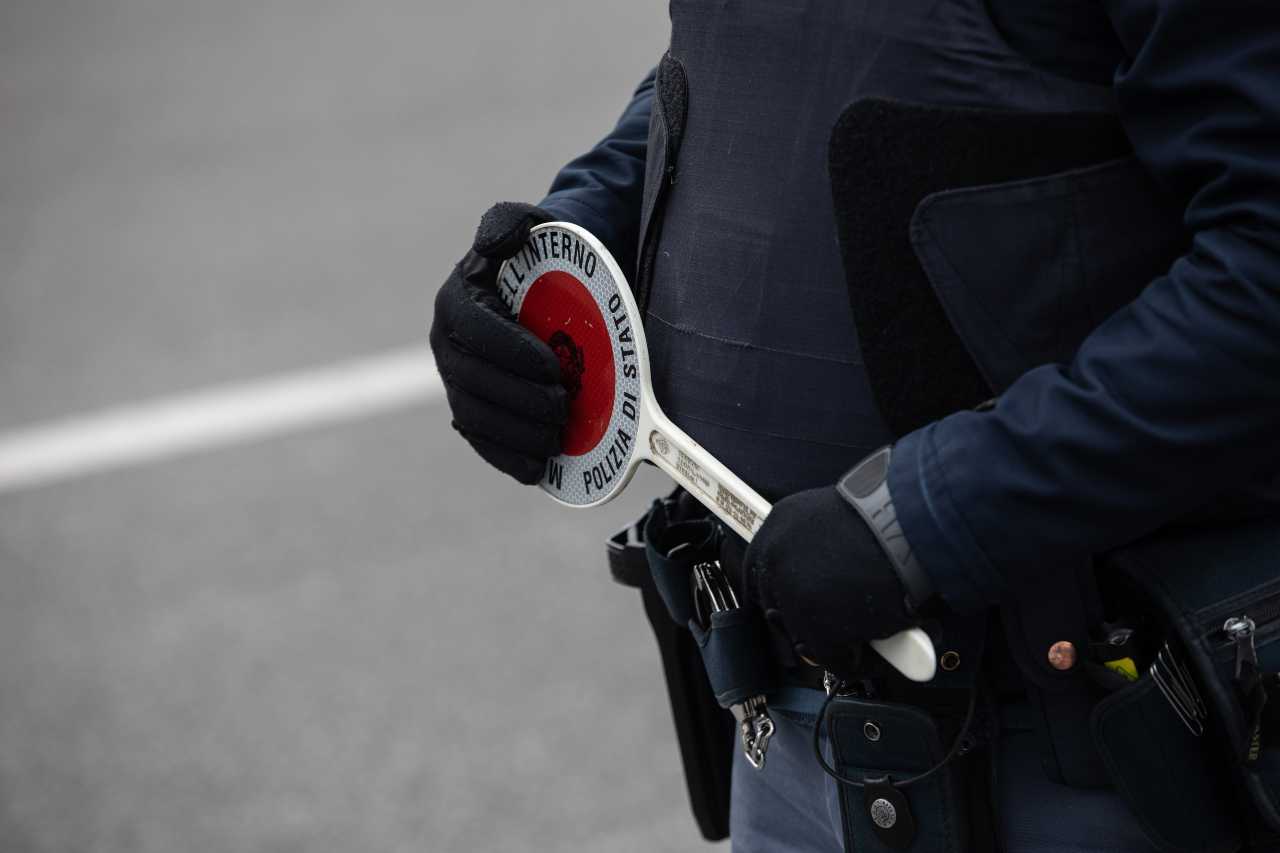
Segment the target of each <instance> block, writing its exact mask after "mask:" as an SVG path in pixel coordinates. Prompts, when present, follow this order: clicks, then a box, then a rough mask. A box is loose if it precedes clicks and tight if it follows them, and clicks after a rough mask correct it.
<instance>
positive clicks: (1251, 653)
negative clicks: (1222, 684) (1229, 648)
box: [1222, 616, 1258, 681]
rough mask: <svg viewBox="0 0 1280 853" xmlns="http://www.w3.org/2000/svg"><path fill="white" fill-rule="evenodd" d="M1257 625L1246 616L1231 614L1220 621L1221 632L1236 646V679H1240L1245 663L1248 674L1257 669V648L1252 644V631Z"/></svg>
mask: <svg viewBox="0 0 1280 853" xmlns="http://www.w3.org/2000/svg"><path fill="white" fill-rule="evenodd" d="M1257 627H1258V626H1257V625H1256V624H1254V621H1253V620H1252V619H1250V618H1249V617H1248V616H1232V617H1231V618H1230V619H1228V620H1227V621H1226V622H1224V623H1222V630H1223V632H1224V633H1225V634H1226V635H1227V636H1228V637H1230V638H1231V641H1232V642H1233V643H1235V646H1236V681H1239V680H1240V676H1241V673H1243V672H1244V666H1245V664H1246V663H1247V664H1249V667H1250V673H1249V674H1250V676H1252V674H1253V673H1254V672H1256V671H1257V669H1258V650H1257V648H1256V647H1255V646H1254V644H1253V632H1254V631H1255V630H1256V629H1257Z"/></svg>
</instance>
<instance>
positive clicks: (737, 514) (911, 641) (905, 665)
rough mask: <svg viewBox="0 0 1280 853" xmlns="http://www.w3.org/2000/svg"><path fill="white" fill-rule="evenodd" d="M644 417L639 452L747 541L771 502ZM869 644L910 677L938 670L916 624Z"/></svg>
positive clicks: (682, 435)
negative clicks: (643, 435) (644, 430)
mask: <svg viewBox="0 0 1280 853" xmlns="http://www.w3.org/2000/svg"><path fill="white" fill-rule="evenodd" d="M646 420H649V421H650V423H648V424H646V434H645V438H644V440H643V442H642V444H641V445H640V448H639V449H638V452H639V453H642V454H645V455H647V456H648V458H649V459H650V461H652V462H653V463H654V464H655V465H657V466H658V467H659V468H661V469H662V470H663V471H666V472H667V474H668V475H669V476H670V477H671V479H673V480H675V481H676V484H677V485H680V486H683V487H684V489H685V491H687V492H688V493H689V494H691V495H693V496H694V497H695V498H697V499H698V500H699V501H701V502H702V504H703V505H704V506H706V507H707V509H709V510H711V511H712V512H714V513H715V514H716V517H718V518H719V519H720V520H721V521H723V522H724V523H725V524H727V525H728V526H729V528H730V529H731V530H733V531H734V532H735V533H737V534H738V535H739V536H741V537H742V538H743V539H745V540H746V541H748V542H750V541H751V540H752V538H753V537H754V536H755V534H756V531H758V530H759V529H760V525H761V524H763V523H764V520H765V517H766V516H767V515H768V514H769V511H770V510H772V509H773V507H772V505H771V504H770V503H769V502H768V501H767V500H765V499H764V498H763V497H761V496H760V494H759V493H758V492H757V491H756V490H755V489H753V488H751V487H750V486H748V485H747V484H746V483H745V482H743V481H742V479H741V478H739V477H738V475H736V474H734V473H733V472H732V471H730V470H729V469H728V468H726V467H725V466H724V465H722V464H721V463H720V462H719V460H717V459H716V458H715V457H714V456H712V455H711V454H710V453H708V452H707V451H706V450H704V449H703V448H702V445H700V444H698V442H696V441H694V440H693V439H692V438H691V437H690V436H689V434H688V433H686V432H685V431H684V430H682V429H680V428H679V427H677V426H676V425H675V424H673V423H671V422H670V421H669V420H667V419H666V418H665V417H663V418H661V419H658V418H653V417H650V418H646ZM653 421H660V422H657V423H654V422H653ZM871 648H873V649H875V650H876V652H877V653H878V654H879V655H880V656H881V657H882V658H884V659H885V660H887V661H888V662H889V663H890V664H891V665H892V666H893V668H894V669H896V670H898V672H900V673H902V674H903V675H904V676H906V677H907V678H909V679H911V680H912V681H929V680H931V679H932V678H933V676H934V674H935V673H936V672H937V660H938V659H937V655H936V653H935V651H934V648H933V641H932V640H930V639H929V635H928V634H926V633H925V632H924V631H922V630H921V629H919V628H908V629H907V630H905V631H900V632H899V633H897V634H894V635H893V636H892V637H886V638H884V639H882V640H872V641H871Z"/></svg>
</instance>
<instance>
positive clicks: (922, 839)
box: [826, 696, 969, 853]
mask: <svg viewBox="0 0 1280 853" xmlns="http://www.w3.org/2000/svg"><path fill="white" fill-rule="evenodd" d="M826 719H827V724H828V733H829V735H830V738H831V747H832V753H833V758H834V763H835V766H836V769H837V770H839V771H840V773H841V775H843V776H846V777H850V778H854V779H877V778H882V777H885V776H888V777H890V778H891V779H894V780H899V779H905V778H908V777H910V776H915V775H917V774H920V773H923V772H925V771H926V770H928V769H929V768H931V767H933V766H935V765H936V764H938V762H940V761H942V759H943V756H944V755H945V754H946V752H947V747H946V745H944V743H943V741H942V737H941V735H940V733H939V730H938V725H937V722H936V721H935V719H934V718H933V717H932V716H930V715H929V714H928V713H926V712H925V711H924V710H923V709H921V708H918V707H915V706H914V705H904V704H899V703H895V702H876V701H869V700H864V699H855V698H850V697H844V696H837V697H835V698H834V699H832V700H831V702H830V704H829V706H828V709H827V714H826ZM962 764H963V762H960V761H952V762H951V763H949V764H948V765H947V766H945V767H943V768H942V769H940V770H939V771H938V772H937V773H934V774H933V775H932V776H929V777H928V778H926V779H922V780H920V781H919V782H915V783H912V784H910V785H906V786H904V787H901V788H899V789H898V790H899V792H900V793H901V794H902V795H903V796H905V798H906V800H907V802H908V804H909V806H910V809H911V815H912V818H913V819H914V821H915V824H916V830H915V837H914V839H913V841H912V842H911V844H910V846H909V847H906V848H895V847H891V846H889V845H888V844H887V843H886V842H885V841H884V840H882V838H881V836H880V834H879V833H877V831H876V828H875V826H874V824H873V816H872V811H871V804H870V803H868V802H867V797H866V795H865V791H864V789H862V788H857V787H855V786H853V785H849V784H846V783H841V784H840V806H841V812H842V817H843V820H844V831H845V838H846V849H849V850H856V851H858V853H902V850H903V849H905V850H907V851H921V853H924V851H928V853H964V851H966V850H968V849H969V844H968V838H969V820H968V810H967V799H966V797H965V796H964V795H963V792H962V790H961V785H960V774H961V772H962V768H961V765H962ZM882 819H883V815H882Z"/></svg>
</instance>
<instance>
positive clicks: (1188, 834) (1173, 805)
mask: <svg viewBox="0 0 1280 853" xmlns="http://www.w3.org/2000/svg"><path fill="white" fill-rule="evenodd" d="M1091 728H1092V731H1093V737H1094V740H1095V742H1096V743H1097V746H1098V751H1099V752H1100V753H1101V755H1102V759H1103V762H1104V763H1105V764H1106V767H1107V770H1108V772H1109V773H1110V775H1111V781H1112V782H1113V784H1114V785H1115V787H1116V790H1117V791H1119V793H1120V795H1121V796H1122V797H1123V798H1124V800H1125V802H1126V803H1127V804H1128V805H1129V808H1130V810H1131V811H1132V812H1133V814H1134V816H1135V817H1137V819H1138V821H1139V823H1140V824H1141V825H1142V829H1143V832H1144V833H1145V834H1146V836H1147V838H1148V840H1150V841H1151V843H1152V844H1154V845H1155V846H1156V848H1157V849H1159V850H1162V851H1167V853H1219V851H1220V853H1227V851H1234V850H1238V849H1239V848H1240V845H1241V838H1240V832H1239V821H1238V820H1237V819H1236V818H1235V815H1234V812H1233V810H1232V808H1231V804H1230V794H1229V792H1230V791H1231V784H1230V782H1229V780H1227V779H1225V778H1223V774H1222V772H1221V769H1220V767H1219V766H1218V765H1217V764H1216V763H1215V761H1214V755H1213V753H1212V747H1211V746H1210V745H1209V744H1208V743H1206V742H1205V740H1204V739H1203V738H1202V737H1197V736H1195V735H1194V734H1192V732H1191V731H1190V730H1189V729H1188V728H1187V727H1186V726H1185V725H1184V724H1183V722H1182V720H1181V719H1179V717H1178V715H1177V713H1176V712H1175V711H1174V710H1173V708H1172V706H1171V705H1170V704H1169V702H1168V700H1167V699H1166V698H1165V696H1164V694H1163V693H1161V691H1160V689H1159V688H1158V686H1157V685H1156V682H1155V680H1154V679H1153V678H1152V677H1151V676H1149V675H1148V676H1147V677H1145V678H1143V679H1141V680H1140V681H1138V682H1136V683H1135V684H1132V685H1130V686H1128V687H1125V688H1124V689H1122V690H1120V691H1118V692H1116V693H1114V694H1112V695H1111V696H1108V697H1107V698H1106V699H1104V700H1103V701H1102V702H1100V703H1099V704H1098V706H1097V707H1096V708H1095V709H1094V711H1093V717H1092V721H1091Z"/></svg>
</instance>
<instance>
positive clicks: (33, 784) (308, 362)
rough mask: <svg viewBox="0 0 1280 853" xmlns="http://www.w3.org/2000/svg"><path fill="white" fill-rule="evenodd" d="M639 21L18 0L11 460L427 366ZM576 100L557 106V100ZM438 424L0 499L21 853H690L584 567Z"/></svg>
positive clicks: (4, 87)
mask: <svg viewBox="0 0 1280 853" xmlns="http://www.w3.org/2000/svg"><path fill="white" fill-rule="evenodd" d="M666 34H667V19H666V10H665V4H662V3H660V2H657V0H653V2H647V3H632V2H623V1H622V0H550V2H544V3H538V4H531V3H523V2H519V0H490V2H471V3H445V2H440V0H415V1H414V2H410V0H365V2H332V0H309V1H308V2H302V0H252V2H249V0H221V2H216V3H210V2H198V0H4V2H3V3H0V401H2V402H0V439H3V434H4V433H6V432H7V433H12V432H13V431H15V430H18V429H28V430H35V431H37V432H39V430H40V429H41V425H42V424H46V423H48V422H50V421H54V420H57V419H61V418H66V417H73V416H80V415H86V414H92V413H94V412H96V411H99V410H101V409H103V408H107V407H111V406H117V405H120V404H131V403H136V402H140V401H147V400H153V399H165V398H166V397H167V396H168V395H173V394H177V393H181V392H188V391H192V390H198V389H201V388H204V387H208V386H211V385H225V384H228V383H230V384H232V385H234V384H235V383H238V382H242V381H252V380H257V379H260V378H262V377H264V376H275V375H278V374H288V373H289V372H291V371H296V370H302V369H310V368H315V367H322V366H325V365H330V364H335V363H342V362H344V360H348V359H352V358H356V357H362V356H368V355H376V354H378V353H381V352H385V351H389V350H396V349H400V348H403V347H406V346H417V345H420V344H422V343H423V342H424V339H425V335H426V329H427V327H428V325H429V322H430V310H431V309H430V305H431V297H432V295H433V294H434V291H435V289H436V287H437V286H438V284H439V282H440V281H441V280H443V277H444V275H445V274H446V273H447V271H448V268H449V267H450V266H451V265H452V263H453V262H454V261H455V260H456V259H457V257H459V256H460V255H461V254H462V252H463V251H464V249H465V248H466V246H467V244H468V241H469V239H470V234H471V232H472V230H473V228H474V225H475V222H476V220H477V218H478V216H479V214H480V213H481V212H482V211H483V210H484V209H485V208H486V207H487V206H488V205H489V204H490V203H491V202H493V201H496V200H499V199H521V200H531V201H536V200H537V199H538V198H539V197H540V196H541V193H542V192H543V190H544V189H545V187H546V185H547V183H548V182H549V181H550V178H551V176H552V175H553V174H554V172H555V170H556V168H557V167H558V166H559V165H560V164H561V163H563V162H564V161H565V160H567V159H569V158H570V157H571V156H573V155H574V154H576V153H578V152H579V151H581V150H584V149H585V148H586V147H588V146H589V145H590V144H592V143H593V142H594V141H595V140H596V139H597V138H598V137H599V136H600V135H602V134H603V133H604V132H605V131H606V130H607V129H608V128H609V127H610V126H611V125H612V123H613V121H614V119H615V118H616V116H617V114H618V113H619V111H620V110H621V109H622V107H623V105H624V104H625V102H626V100H627V98H628V96H629V94H630V92H631V89H632V87H633V86H634V85H635V83H636V82H637V81H638V80H639V79H640V78H641V77H642V76H643V74H644V73H645V72H646V71H647V70H648V68H649V67H650V66H651V65H652V64H653V63H654V62H655V61H656V59H657V57H658V56H659V55H660V53H661V51H662V49H663V46H664V43H665V39H666ZM565 84H568V85H565ZM663 485H664V483H663V481H662V480H661V479H660V478H659V477H657V476H655V475H652V474H650V475H647V476H644V477H642V478H641V479H640V480H638V481H637V482H636V483H635V484H634V485H633V486H632V487H631V489H630V490H629V492H628V493H627V494H626V495H625V496H624V498H622V499H620V500H619V501H617V502H615V503H614V504H612V505H610V506H608V507H606V508H603V509H600V510H596V511H591V512H582V513H578V512H572V511H569V510H565V509H562V508H560V507H557V506H555V505H553V504H552V503H551V502H550V501H549V500H547V499H545V498H544V497H542V496H541V495H540V494H538V493H536V492H533V491H530V490H527V489H520V488H517V487H514V486H513V485H512V484H510V483H509V482H508V481H506V480H504V479H503V478H502V477H501V476H500V475H498V474H496V473H493V472H491V471H490V470H488V469H487V468H486V467H484V466H483V464H482V463H480V462H479V461H478V460H477V459H476V458H474V457H473V455H472V454H471V452H470V450H469V449H468V448H467V447H466V445H465V444H464V443H463V442H462V441H461V440H460V439H459V438H458V437H456V436H455V435H454V434H453V433H452V431H451V430H450V428H449V424H448V417H447V411H446V409H445V407H444V405H443V404H442V403H441V402H433V403H426V404H423V405H418V406H414V407H410V408H406V409H402V410H400V411H397V412H394V413H389V414H382V415H377V416H370V417H367V418H361V419H358V420H354V421H350V422H347V423H343V424H337V425H328V426H324V427H319V428H315V429H308V430H303V431H298V432H294V433H290V434H287V435H283V436H278V437H275V438H270V439H266V440H259V441H251V442H243V443H238V444H235V445H233V446H228V447H224V448H221V449H217V450H207V451H204V452H200V453H194V454H188V455H183V456H180V457H177V458H174V459H170V460H166V461H163V462H153V463H150V464H142V465H130V466H128V467H124V468H120V469H118V470H115V471H111V472H108V473H96V474H87V475H85V476H77V477H73V478H70V479H67V480H64V481H62V482H59V483H52V484H46V485H34V486H27V487H20V488H12V489H8V490H4V491H0V850H3V851H6V853H8V851H238V850H245V851H259V850H262V851H292V850H299V851H302V850H305V851H350V850H367V851H411V850H413V851H416V850H441V851H454V850H457V851H488V850H494V851H497V850H502V851H519V850H565V849H578V850H593V851H614V850H617V851H624V850H687V849H697V848H699V847H700V846H701V841H700V839H699V837H698V834H697V831H696V828H695V826H694V823H693V821H692V818H691V817H690V816H689V814H688V808H687V804H686V799H685V792H684V787H683V782H682V781H681V777H680V774H679V769H678V759H677V754H676V748H675V745H674V742H673V736H672V731H671V724H670V720H669V711H668V708H667V704H666V698H665V694H664V692H663V687H662V683H661V674H660V670H659V664H658V659H657V655H656V650H655V649H654V648H653V643H652V639H651V637H650V636H649V630H648V627H647V625H646V624H645V622H644V619H643V615H642V613H641V610H640V606H639V601H638V600H637V598H636V597H635V596H634V595H633V593H631V592H630V591H628V590H624V589H623V588H621V587H618V586H616V585H614V584H613V583H612V582H611V581H610V580H609V579H608V576H607V572H606V570H605V567H604V565H603V560H602V557H603V550H602V539H603V537H604V536H605V535H606V534H607V533H609V532H610V531H611V530H612V529H614V528H616V527H617V526H619V525H620V524H622V523H623V522H624V521H625V520H628V519H630V518H632V517H634V516H635V515H636V514H637V513H638V511H639V510H640V508H641V507H642V506H643V505H644V504H645V503H646V502H647V500H648V499H649V498H651V497H652V496H653V495H654V494H656V493H658V491H659V490H660V489H662V488H663Z"/></svg>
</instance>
